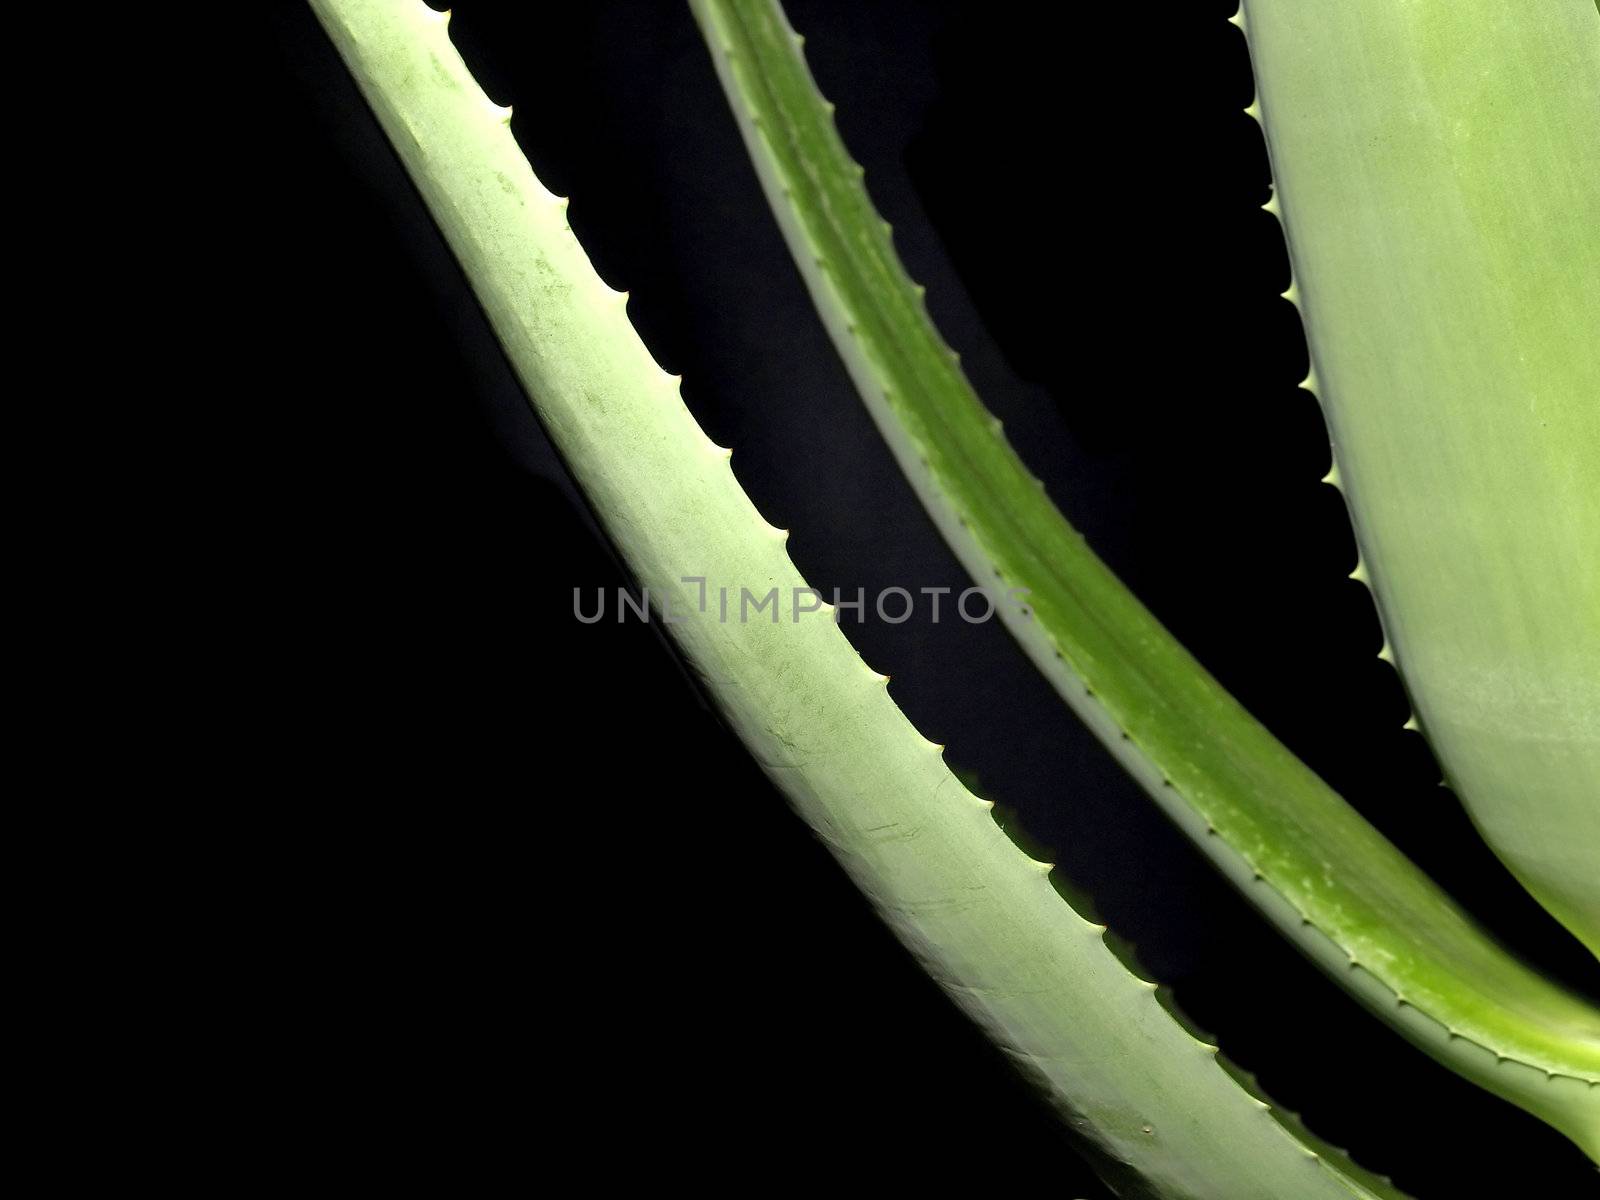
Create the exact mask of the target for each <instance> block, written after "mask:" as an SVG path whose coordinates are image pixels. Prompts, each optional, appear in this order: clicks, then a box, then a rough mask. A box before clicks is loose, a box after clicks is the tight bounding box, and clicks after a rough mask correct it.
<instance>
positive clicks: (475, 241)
mask: <svg viewBox="0 0 1600 1200" xmlns="http://www.w3.org/2000/svg"><path fill="white" fill-rule="evenodd" d="M312 8H313V9H314V11H315V12H316V13H317V15H318V17H319V18H320V19H321V21H322V22H323V24H324V26H325V28H326V29H327V30H328V32H329V34H330V35H331V37H332V39H333V41H334V43H335V45H336V46H337V48H338V49H339V51H340V53H341V54H342V55H343V56H344V58H345V61H346V62H347V63H348V64H349V66H350V68H351V71H352V73H353V74H354V76H355V77H356V80H357V81H358V83H359V84H360V86H361V88H362V90H363V92H364V93H365V95H366V96H367V98H368V100H369V102H370V104H371V105H372V108H373V110H374V111H375V113H376V114H377V116H378V119H379V121H380V123H381V124H382V126H383V128H384V129H385V131H386V132H387V134H388V136H389V138H390V140H391V141H392V142H393V144H394V146H395V148H396V150H397V151H398V153H399V155H400V157H401V159H402V161H403V162H404V163H405V165H406V168H407V170H408V171H409V172H410V174H411V177H412V179H413V180H414V181H415V182H416V184H417V187H418V189H419V190H420V191H421V193H422V195H423V197H424V199H425V200H426V202H427V204H428V207H429V208H430V210H431V211H432V212H433V215H434V217H435V219H436V220H437V221H438V223H439V225H440V227H441V229H442V230H443V231H444V234H445V236H446V238H447V239H448V241H449V242H450V245H451V246H452V248H453V249H454V251H455V253H456V255H457V257H458V258H459V260H460V261H461V263H462V265H463V267H464V268H465V271H466V273H467V275H468V277H469V279H470V280H471V282H472V285H473V287H474V288H475V290H476V292H477V294H478V297H479V299H480V300H481V302H482V304H483V307H484V309H485V311H486V312H487V314H488V316H489V319H490V321H491V323H492V325H493V326H494V329H495V331H496V333H497V335H498V336H499V338H500V340H501V341H502V343H503V344H504V346H505V348H506V351H507V354H508V356H509V357H510V359H511V361H512V364H513V365H514V367H515V369H516V371H517V373H518V375H519V377H520V378H521V380H522V382H523V384H524V386H525V387H526V388H527V391H528V394H529V396H530V397H531V398H532V400H533V403H534V406H535V408H536V410H537V411H538V414H539V416H540V417H541V419H542V420H543V422H544V424H545V426H546V428H547V429H548V431H549V433H550V435H551V438H552V440H553V441H554V442H555V444H556V446H557V447H558V449H559V450H560V452H561V453H562V455H563V457H564V458H565V460H566V462H567V464H568V465H569V467H570V469H571V471H572V474H573V476H574V477H575V479H576V480H577V481H578V483H579V484H580V486H581V487H582V488H583V490H584V491H585V493H586V494H587V495H588V497H589V498H590V500H591V501H592V502H593V504H594V507H595V510H596V512H597V513H598V514H599V516H600V517H601V520H602V521H603V523H604V525H605V527H606V529H607V531H608V532H609V533H610V535H611V536H612V538H613V539H614V540H615V542H616V544H617V546H618V548H619V549H620V551H621V552H622V554H623V556H624V558H625V559H626V560H627V562H628V563H629V565H630V567H631V569H632V570H633V572H634V573H635V574H636V576H637V578H638V579H639V581H640V582H641V583H642V584H643V586H644V587H645V588H646V589H647V590H648V592H649V594H650V595H651V596H652V597H654V598H655V602H656V604H657V607H658V609H659V610H660V611H661V612H662V613H663V614H668V615H670V614H673V613H676V614H677V616H678V619H677V620H676V621H674V622H673V623H671V624H669V629H670V631H671V633H672V635H673V637H674V639H675V640H676V642H677V644H678V646H679V647H680V648H681V650H682V651H683V653H684V655H685V657H686V658H687V659H688V661H689V662H690V663H691V664H693V666H694V667H695V669H696V670H697V671H698V672H699V673H700V675H701V676H702V677H703V678H704V680H705V681H706V684H707V687H708V689H709V690H710V692H711V693H712V695H713V696H714V697H715V699H716V701H717V702H718V704H719V705H720V707H721V708H722V710H723V712H724V713H725V714H726V716H727V718H728V720H729V721H730V723H731V724H732V726H733V727H734V729H735V730H736V732H737V733H738V734H739V736H740V737H741V738H742V739H743V740H744V742H745V744H746V745H747V746H748V747H749V748H750V750H751V752H752V753H753V754H754V755H755V756H756V758H757V760H758V761H759V762H760V763H761V765H762V767H763V768H764V769H765V771H766V772H767V774H768V775H769V776H770V777H771V778H772V779H773V780H774V782H775V783H776V784H777V785H778V786H779V787H780V788H782V790H783V791H784V792H785V793H786V794H787V795H788V797H789V798H790V800H791V801H792V802H793V804H794V806H795V807H796V809H797V810H798V811H799V812H800V814H801V815H802V816H803V817H804V818H805V820H806V821H807V822H808V823H809V824H810V825H811V827H812V828H813V829H814V830H815V831H816V833H817V834H818V835H819V836H820V837H821V838H822V839H823V840H824V841H825V842H826V843H827V845H828V846H829V847H830V848H831V849H832V850H833V852H834V853H835V854H836V855H837V857H838V858H839V860H840V862H841V863H842V864H843V865H844V866H845V867H846V869H847V870H848V871H849V872H850V873H851V875H852V876H853V877H854V879H855V880H856V882H857V883H858V884H859V885H860V886H861V888H862V889H863V890H864V891H865V892H866V893H867V895H868V896H870V897H871V898H872V900H873V901H874V903H875V904H876V906H877V908H878V910H879V911H880V912H881V913H882V914H883V916H884V918H885V920H886V921H887V922H888V923H889V924H890V925H891V926H892V927H893V928H894V929H895V931H896V932H897V933H898V934H899V936H900V937H901V938H902V939H903V940H904V941H905V942H906V944H907V945H908V946H909V947H910V948H911V949H912V950H913V951H914V952H915V953H917V954H918V955H919V956H920V957H921V959H922V961H923V962H924V963H925V964H926V965H927V967H928V969H929V971H930V972H931V973H932V974H933V975H934V977H935V978H936V979H938V980H939V982H940V983H941V984H942V985H943V986H944V987H945V988H946V990H947V991H948V992H949V993H950V995H951V996H952V997H953V998H955V1000H956V1001H957V1002H958V1003H959V1004H960V1005H961V1006H962V1007H963V1008H964V1009H965V1010H966V1011H967V1012H968V1013H970V1014H971V1015H972V1016H973V1017H974V1019H976V1020H977V1021H978V1022H979V1023H980V1024H981V1025H982V1026H983V1027H984V1028H985V1029H986V1030H987V1031H988V1032H989V1033H990V1034H991V1035H992V1036H993V1037H994V1039H995V1040H996V1041H997V1042H998V1043H999V1044H1000V1045H1001V1046H1002V1047H1003V1048H1004V1049H1005V1050H1006V1051H1007V1052H1008V1053H1009V1054H1010V1055H1011V1056H1012V1057H1013V1058H1014V1059H1015V1060H1016V1061H1017V1063H1018V1064H1019V1065H1020V1066H1021V1067H1022V1068H1023V1069H1024V1070H1026V1071H1027V1072H1029V1073H1031V1074H1032V1075H1033V1076H1034V1077H1035V1078H1037V1079H1038V1080H1039V1081H1040V1083H1041V1084H1042V1086H1043V1087H1044V1088H1046V1089H1047V1091H1048V1093H1049V1094H1050V1096H1051V1097H1052V1098H1053V1100H1054V1101H1055V1103H1056V1104H1057V1105H1058V1106H1059V1107H1060V1108H1061V1109H1062V1110H1063V1112H1064V1114H1066V1115H1067V1118H1068V1120H1069V1121H1070V1123H1071V1124H1072V1126H1073V1127H1074V1128H1076V1129H1077V1130H1078V1131H1079V1132H1080V1133H1081V1134H1083V1135H1084V1136H1085V1137H1088V1138H1090V1139H1091V1140H1092V1141H1093V1142H1094V1144H1095V1145H1096V1146H1097V1147H1098V1148H1099V1149H1100V1151H1102V1152H1103V1153H1104V1154H1106V1155H1108V1156H1109V1157H1110V1158H1111V1159H1112V1160H1114V1162H1115V1163H1117V1164H1123V1165H1124V1166H1126V1167H1130V1168H1131V1169H1133V1170H1134V1171H1137V1173H1138V1174H1139V1176H1141V1177H1142V1179H1143V1180H1144V1182H1145V1184H1146V1185H1148V1186H1149V1187H1150V1188H1152V1189H1153V1192H1154V1194H1158V1195H1161V1196H1166V1197H1205V1198H1215V1200H1257V1198H1259V1200H1302V1198H1304V1200H1323V1198H1329V1200H1332V1198H1347V1197H1351V1196H1357V1197H1380V1198H1381V1197H1393V1196H1397V1195H1399V1193H1397V1192H1396V1191H1395V1190H1394V1189H1393V1188H1392V1187H1390V1186H1389V1185H1387V1184H1386V1183H1384V1182H1383V1181H1381V1180H1378V1179H1375V1178H1373V1177H1370V1176H1368V1175H1366V1173H1365V1172H1362V1171H1360V1170H1359V1169H1357V1168H1354V1167H1347V1166H1346V1165H1344V1164H1343V1163H1341V1162H1340V1161H1338V1160H1337V1159H1336V1158H1335V1157H1334V1156H1331V1155H1329V1154H1327V1153H1324V1152H1322V1151H1321V1150H1319V1149H1316V1148H1313V1147H1312V1145H1311V1144H1310V1142H1309V1141H1308V1140H1302V1139H1301V1138H1300V1137H1298V1136H1297V1135H1296V1134H1295V1133H1294V1132H1293V1130H1292V1128H1291V1125H1292V1122H1286V1121H1283V1120H1280V1115H1279V1114H1276V1113H1274V1112H1273V1111H1272V1110H1271V1109H1270V1108H1269V1106H1268V1105H1266V1104H1265V1103H1263V1102H1261V1101H1259V1100H1257V1099H1255V1098H1253V1097H1252V1096H1250V1095H1249V1094H1248V1092H1246V1091H1245V1090H1244V1089H1243V1088H1242V1087H1241V1086H1240V1085H1239V1084H1238V1083H1237V1082H1236V1081H1235V1080H1234V1079H1233V1078H1231V1077H1230V1075H1229V1074H1228V1073H1227V1072H1226V1071H1225V1070H1224V1069H1223V1067H1222V1065H1221V1064H1220V1063H1219V1061H1218V1059H1217V1057H1216V1054H1215V1048H1214V1047H1210V1046H1206V1045H1204V1044H1202V1043H1200V1042H1199V1041H1197V1040H1196V1039H1194V1038H1193V1037H1192V1036H1191V1035H1190V1034H1189V1033H1188V1032H1187V1031H1186V1030H1184V1029H1183V1028H1182V1027H1181V1026H1180V1025H1179V1024H1178V1023H1177V1022H1176V1021H1175V1020H1173V1019H1172V1017H1170V1016H1169V1015H1168V1013H1167V1012H1166V1010H1165V1009H1164V1008H1163V1007H1162V1006H1161V1005H1160V1003H1159V1002H1158V1000H1157V997H1156V995H1155V989H1154V986H1153V985H1152V984H1149V983H1146V982H1145V981H1142V980H1140V979H1138V978H1136V977H1135V976H1133V975H1132V974H1130V972H1129V971H1128V970H1127V969H1126V968H1125V967H1124V966H1123V965H1122V963H1121V962H1120V961H1119V960H1118V959H1117V958H1116V957H1115V956H1114V955H1113V954H1112V952H1111V950H1110V949H1109V948H1108V947H1107V945H1106V944H1105V942H1104V941H1102V937H1101V935H1102V933H1103V932H1104V930H1103V928H1102V927H1101V926H1098V925H1094V924H1093V923H1091V922H1089V921H1087V920H1085V919H1083V918H1082V917H1080V916H1078V915H1077V914H1076V913H1075V912H1074V911H1073V910H1072V909H1071V908H1070V907H1069V906H1068V905H1067V903H1066V902H1065V901H1064V900H1063V899H1062V897H1061V896H1060V894H1059V893H1058V892H1057V891H1056V890H1055V888H1054V887H1053V886H1052V885H1051V882H1050V880H1049V878H1048V871H1049V868H1048V866H1047V865H1046V864H1042V863H1038V862H1035V861H1033V860H1031V859H1030V858H1028V857H1027V856H1026V855H1025V854H1024V853H1023V852H1022V851H1021V850H1019V849H1018V848H1017V847H1016V846H1015V845H1014V844H1013V843H1012V842H1011V841H1010V840H1008V839H1007V837H1006V836H1005V834H1004V833H1003V832H1002V830H1001V829H1000V828H999V827H998V826H997V825H996V824H995V822H994V820H993V819H992V817H991V815H990V811H989V809H990V806H989V805H988V804H987V803H986V802H984V801H981V800H979V799H978V798H976V797H974V796H973V795H972V794H971V793H970V792H969V791H967V789H966V788H965V787H963V786H962V785H961V783H960V782H959V781H958V780H957V779H956V777H955V776H954V775H952V774H951V773H950V771H949V770H948V769H947V768H946V766H945V764H944V762H943V758H942V752H941V749H940V748H939V747H937V746H935V745H933V744H932V743H930V742H928V741H927V740H926V739H924V738H923V737H922V736H921V735H920V734H918V733H917V731H916V730H915V729H914V728H913V727H912V726H911V724H910V723H909V722H908V721H907V720H906V718H905V717H904V715H902V714H901V712H900V710H899V709H898V708H897V707H896V706H895V704H894V702H893V700H892V699H890V697H889V694H888V691H887V689H886V688H885V687H884V684H885V682H886V681H885V679H884V677H883V676H881V675H878V674H877V673H875V672H873V671H872V670H870V669H869V668H868V667H867V666H866V665H865V664H864V663H863V662H862V661H861V659H860V657H859V656H858V655H857V654H856V652H855V651H854V649H853V648H852V647H851V646H850V644H849V642H848V641H847V640H846V639H845V637H844V635H843V633H842V632H841V630H840V629H839V627H838V624H837V622H836V621H835V620H834V619H833V617H832V615H831V614H830V613H829V612H828V611H827V610H825V609H824V610H814V611H805V610H804V609H802V611H800V612H799V613H798V614H797V615H796V616H795V617H794V619H789V617H790V614H789V613H788V612H785V613H784V614H783V615H784V619H782V620H775V621H769V620H767V619H766V618H765V616H764V615H762V616H759V617H757V618H756V619H752V620H748V621H744V620H727V621H724V620H721V619H718V616H717V606H716V602H715V601H713V602H712V605H711V611H710V612H709V613H705V612H701V611H700V606H699V602H698V601H699V595H700V588H701V584H699V583H698V582H686V581H685V579H684V577H685V576H687V575H691V574H692V575H693V576H695V577H699V578H704V579H706V580H707V585H706V586H707V587H708V588H709V589H712V593H713V595H714V594H715V589H716V588H717V587H718V586H719V584H720V583H726V584H727V585H729V586H735V587H749V588H752V589H760V591H761V592H762V593H763V594H764V593H765V592H766V590H767V589H769V588H774V587H775V588H778V589H779V591H780V594H781V595H783V596H784V597H785V598H786V604H787V597H789V596H791V595H801V594H804V590H805V581H804V580H803V579H802V578H801V576H800V574H799V573H798V572H797V571H796V570H795V568H794V566H793V564H792V563H791V562H790V560H789V557H788V553H787V550H786V548H785V540H786V539H785V535H784V534H783V533H782V532H781V531H779V530H776V529H773V528H772V527H771V526H769V525H768V524H767V523H766V522H765V521H763V520H762V519H761V517H760V515H759V514H758V513H757V512H756V510H755V508H754V507H753V506H752V505H751V503H750V501H749V499H748V498H747V497H746V496H745V494H744V492H743V491H742V490H741V489H740V487H739V484H738V482H737V481H736V479H735V478H734V475H733V472H732V469H731V467H730V462H729V452H728V451H726V450H723V449H720V448H718V447H717V446H715V445H713V444H712V443H711V442H710V440H709V439H708V438H707V437H706V436H705V434H704V433H703V432H702V431H701V429H700V427H699V426H698V425H697V424H696V423H695V421H694V418H693V417H692V416H691V415H690V413H689V411H688V410H687V409H686V408H685V407H684V404H683V402H682V399H681V398H680V395H679V388H678V380H677V379H676V378H675V377H673V376H670V375H668V374H667V373H666V372H664V371H663V370H662V369H661V368H660V367H659V366H658V365H657V364H656V363H655V362H654V361H653V360H652V358H651V356H650V353H649V351H648V350H647V349H646V348H645V347H644V345H643V343H642V342H641V341H640V340H639V338H638V336H637V334H636V333H635V332H634V330H633V328H632V326H631V325H630V324H629V321H628V317H627V313H626V303H627V298H626V296H625V295H624V294H623V293H619V292H615V291H613V290H612V289H611V288H609V287H607V286H606V285H605V284H604V283H603V282H602V281H601V280H600V278H599V277H598V276H597V275H596V274H595V272H594V270H593V268H592V267H591V266H590V263H589V260H588V258H587V257H586V255H585V254H584V251H583V249H582V247H581V246H580V245H579V243H578V242H577V240H576V238H574V237H573V235H572V232H571V230H570V228H569V226H568V224H567V220H566V202H565V201H564V200H560V199H558V198H557V197H555V196H553V195H551V194H549V193H548V192H547V191H545V189H544V188H543V187H542V186H541V185H540V183H539V182H538V180H537V179H536V178H535V176H534V174H533V171H532V169H531V167H530V166H529V165H528V162H527V160H526V159H525V158H524V157H523V155H522V153H521V151H520V149H519V148H518V146H517V144H516V141H515V139H514V138H513V136H512V134H511V131H510V128H509V116H510V110H509V109H502V108H499V107H498V106H496V105H495V104H493V103H492V102H490V101H489V100H488V99H487V98H486V97H485V96H484V94H483V92H482V91H481V90H480V89H479V88H478V86H477V84H476V83H475V82H474V81H473V79H472V77H471V75H470V74H469V72H468V71H467V68H466V66H465V65H464V64H463V62H462V60H461V58H460V56H459V55H458V54H457V53H456V51H455V49H454V47H453V46H452V45H451V43H450V40H449V37H448V35H447V32H446V17H445V14H443V13H439V12H436V11H434V10H433V9H430V8H428V7H426V6H425V5H423V4H422V3H421V2H420V0H312ZM809 607H810V606H809V604H807V605H806V606H805V608H809ZM751 1050H752V1053H753V1054H755V1055H757V1056H759V1053H760V1048H759V1047H752V1048H751Z"/></svg>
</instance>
